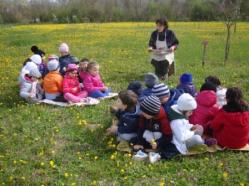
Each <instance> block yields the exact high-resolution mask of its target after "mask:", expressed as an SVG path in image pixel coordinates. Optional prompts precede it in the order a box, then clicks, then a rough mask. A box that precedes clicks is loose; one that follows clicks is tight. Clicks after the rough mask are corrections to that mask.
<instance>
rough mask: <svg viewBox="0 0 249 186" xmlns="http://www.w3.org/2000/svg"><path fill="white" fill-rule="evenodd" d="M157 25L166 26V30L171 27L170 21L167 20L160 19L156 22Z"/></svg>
mask: <svg viewBox="0 0 249 186" xmlns="http://www.w3.org/2000/svg"><path fill="white" fill-rule="evenodd" d="M156 24H159V25H162V26H164V27H165V28H166V29H167V28H168V27H169V25H168V21H167V19H165V18H160V19H157V20H156Z"/></svg>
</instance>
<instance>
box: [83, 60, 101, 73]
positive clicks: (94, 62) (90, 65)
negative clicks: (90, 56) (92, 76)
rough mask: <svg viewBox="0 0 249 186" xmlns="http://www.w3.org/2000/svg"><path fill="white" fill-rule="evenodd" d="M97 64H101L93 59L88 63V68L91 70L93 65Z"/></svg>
mask: <svg viewBox="0 0 249 186" xmlns="http://www.w3.org/2000/svg"><path fill="white" fill-rule="evenodd" d="M96 66H99V64H98V63H97V62H96V61H91V62H90V63H88V65H87V69H86V70H87V71H88V72H89V71H90V70H91V69H92V68H93V67H96Z"/></svg>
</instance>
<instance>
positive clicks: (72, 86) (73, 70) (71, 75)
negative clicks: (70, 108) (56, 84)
mask: <svg viewBox="0 0 249 186" xmlns="http://www.w3.org/2000/svg"><path fill="white" fill-rule="evenodd" d="M63 93H64V98H65V99H66V100H67V101H68V102H72V103H79V102H81V101H82V100H83V99H84V98H86V97H87V92H86V91H84V90H81V87H80V82H79V78H78V66H77V65H76V64H69V65H68V66H67V70H66V75H65V77H64V79H63Z"/></svg>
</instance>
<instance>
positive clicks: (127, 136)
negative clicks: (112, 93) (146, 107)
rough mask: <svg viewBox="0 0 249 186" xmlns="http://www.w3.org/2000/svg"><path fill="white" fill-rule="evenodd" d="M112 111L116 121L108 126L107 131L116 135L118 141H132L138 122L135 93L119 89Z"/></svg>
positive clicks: (134, 137)
mask: <svg viewBox="0 0 249 186" xmlns="http://www.w3.org/2000/svg"><path fill="white" fill-rule="evenodd" d="M113 112H114V114H115V116H116V117H117V119H118V123H117V125H112V126H111V127H110V128H108V129H107V133H108V134H115V135H117V140H118V141H128V142H132V140H133V139H136V137H137V131H138V122H139V107H138V104H137V95H136V94H135V93H134V92H133V91H130V90H124V91H121V92H120V93H119V95H118V100H117V103H116V106H115V110H114V111H113Z"/></svg>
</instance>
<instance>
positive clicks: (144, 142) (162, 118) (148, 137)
mask: <svg viewBox="0 0 249 186" xmlns="http://www.w3.org/2000/svg"><path fill="white" fill-rule="evenodd" d="M140 109H141V116H140V121H139V131H138V141H137V144H136V145H135V146H134V149H135V150H144V149H148V148H149V149H153V150H158V149H163V151H166V150H165V147H166V146H168V145H169V144H170V143H171V140H172V131H171V128H170V125H169V120H168V117H167V114H166V113H165V111H164V109H163V108H162V106H161V102H160V100H159V98H158V97H156V96H148V97H145V98H144V100H143V101H142V102H141V103H140ZM140 154H141V151H139V152H138V153H137V154H136V155H134V158H135V159H136V158H139V157H140ZM160 158H162V156H161V155H160V154H155V153H150V154H149V159H150V161H151V162H152V163H154V161H157V160H159V159H160ZM163 158H164V157H163Z"/></svg>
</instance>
